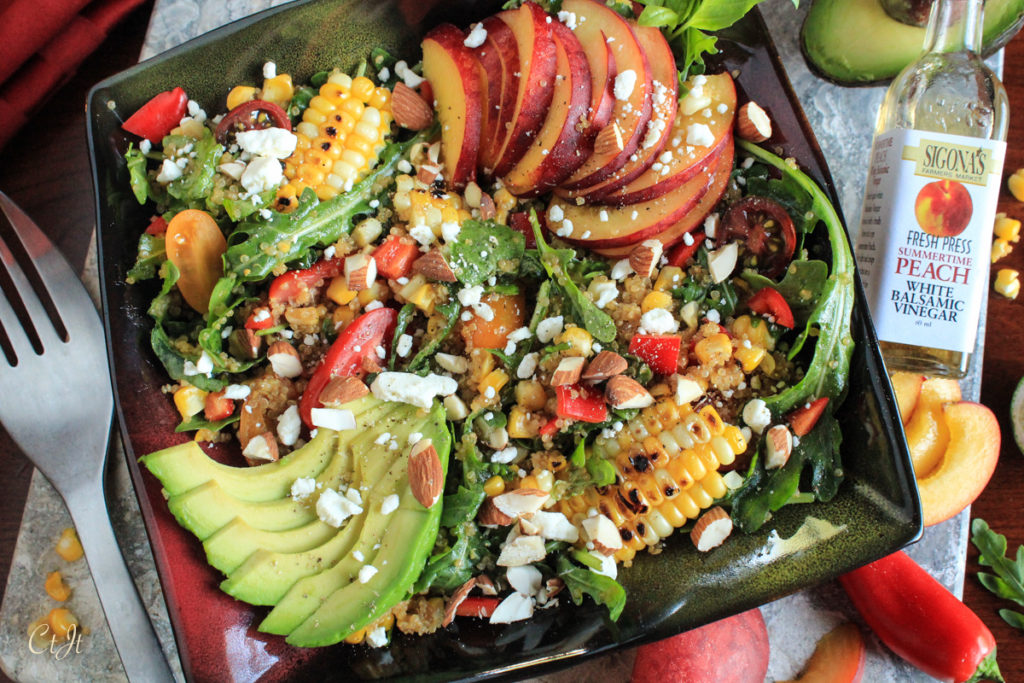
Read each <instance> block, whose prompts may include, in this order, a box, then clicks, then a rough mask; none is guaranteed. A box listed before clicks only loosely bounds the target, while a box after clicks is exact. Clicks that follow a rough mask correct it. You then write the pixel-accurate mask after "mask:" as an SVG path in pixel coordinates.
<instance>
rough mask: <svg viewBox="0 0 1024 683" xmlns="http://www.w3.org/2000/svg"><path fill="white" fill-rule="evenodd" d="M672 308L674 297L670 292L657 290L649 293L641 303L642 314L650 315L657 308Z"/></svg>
mask: <svg viewBox="0 0 1024 683" xmlns="http://www.w3.org/2000/svg"><path fill="white" fill-rule="evenodd" d="M671 307H672V295H671V294H669V293H668V292H664V291H661V290H659V289H657V288H655V290H654V291H652V292H648V293H647V296H645V297H644V298H643V301H641V302H640V312H641V313H648V312H650V311H653V310H654V309H656V308H671Z"/></svg>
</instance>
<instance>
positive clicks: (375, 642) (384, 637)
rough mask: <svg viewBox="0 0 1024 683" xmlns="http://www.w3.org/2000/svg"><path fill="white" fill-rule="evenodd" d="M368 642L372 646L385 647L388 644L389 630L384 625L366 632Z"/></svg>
mask: <svg viewBox="0 0 1024 683" xmlns="http://www.w3.org/2000/svg"><path fill="white" fill-rule="evenodd" d="M366 643H367V644H368V645H369V646H370V647H384V646H385V645H387V644H388V632H387V631H385V630H384V627H383V626H378V627H377V628H375V629H371V630H369V631H367V632H366Z"/></svg>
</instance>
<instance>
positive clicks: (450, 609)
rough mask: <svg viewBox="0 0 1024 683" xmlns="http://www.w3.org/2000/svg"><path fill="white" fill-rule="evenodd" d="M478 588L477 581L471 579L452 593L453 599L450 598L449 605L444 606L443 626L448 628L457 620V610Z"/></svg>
mask: <svg viewBox="0 0 1024 683" xmlns="http://www.w3.org/2000/svg"><path fill="white" fill-rule="evenodd" d="M475 586H476V579H470V580H468V581H466V583H464V584H462V585H461V586H459V588H458V590H456V591H455V592H454V593H452V597H450V598H448V604H446V605H445V606H444V621H442V622H441V626H448V625H449V624H451V623H452V621H454V620H455V610H457V609H458V608H459V605H461V604H462V603H463V601H464V600H465V599H466V598H468V597H469V592H470V591H471V590H473V588H474V587H475Z"/></svg>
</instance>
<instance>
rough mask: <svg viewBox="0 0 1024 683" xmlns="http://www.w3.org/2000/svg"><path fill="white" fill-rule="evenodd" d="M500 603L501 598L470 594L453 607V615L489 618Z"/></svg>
mask: <svg viewBox="0 0 1024 683" xmlns="http://www.w3.org/2000/svg"><path fill="white" fill-rule="evenodd" d="M500 603H501V598H494V597H487V596H480V595H472V596H470V597H468V598H466V599H465V600H463V601H462V602H460V603H459V606H458V607H456V608H455V615H456V616H459V617H476V618H477V619H489V618H490V616H491V615H492V614H494V610H495V609H497V607H498V605H499V604H500Z"/></svg>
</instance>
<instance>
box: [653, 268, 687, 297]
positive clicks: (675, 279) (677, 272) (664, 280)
mask: <svg viewBox="0 0 1024 683" xmlns="http://www.w3.org/2000/svg"><path fill="white" fill-rule="evenodd" d="M682 282H683V269H682V268H680V267H679V266H665V267H664V268H662V269H661V270H660V271H659V272H658V279H657V280H655V281H654V288H655V289H656V290H658V291H662V292H667V291H668V290H670V289H672V288H673V287H678V286H679V285H681V284H682Z"/></svg>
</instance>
